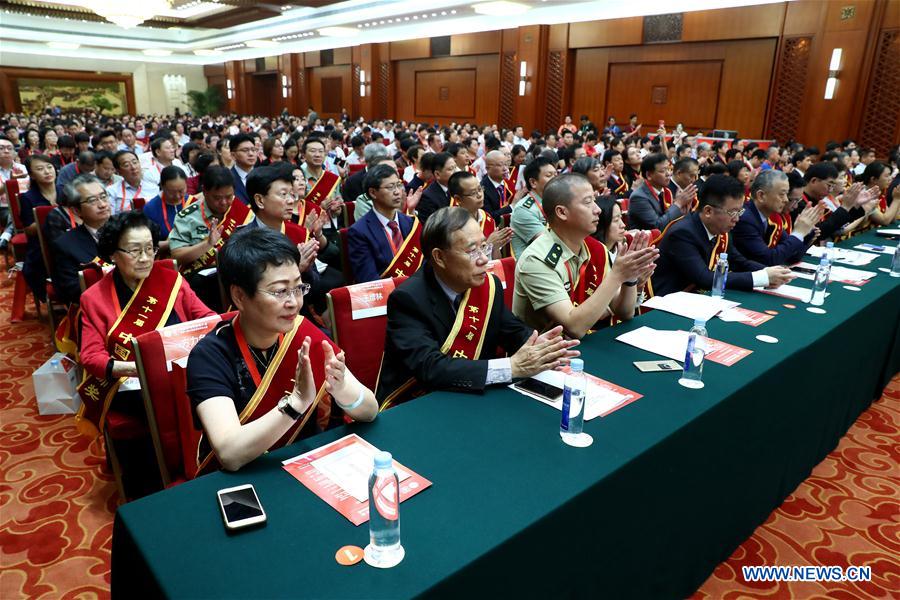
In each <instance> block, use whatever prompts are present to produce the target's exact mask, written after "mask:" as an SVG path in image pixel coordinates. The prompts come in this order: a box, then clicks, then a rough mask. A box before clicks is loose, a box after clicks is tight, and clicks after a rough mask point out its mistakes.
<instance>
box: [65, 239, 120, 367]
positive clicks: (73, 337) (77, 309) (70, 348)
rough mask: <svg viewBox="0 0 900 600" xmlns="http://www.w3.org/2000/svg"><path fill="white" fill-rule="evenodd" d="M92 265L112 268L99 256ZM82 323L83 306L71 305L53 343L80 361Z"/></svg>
mask: <svg viewBox="0 0 900 600" xmlns="http://www.w3.org/2000/svg"><path fill="white" fill-rule="evenodd" d="M90 264H91V265H99V266H100V267H101V268H102V267H112V265H111V264H109V263H107V262H104V261H103V260H102V259H101V258H100V257H99V256H95V257H94V260H92V261H91V263H90ZM80 322H81V306H80V305H78V304H74V303H73V304H70V305H69V307H68V308H67V309H66V316H64V317H63V318H62V320H61V321H60V322H59V325H57V327H56V331H55V332H54V334H53V341H54V342H55V344H56V349H57V350H59V351H60V352H62V353H63V354H67V355H69V356H71V357H72V358H73V359H74V360H75V361H78V347H79V346H81V335H80V330H81V328H80V327H79V326H78V324H79V323H80Z"/></svg>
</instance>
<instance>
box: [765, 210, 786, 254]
mask: <svg viewBox="0 0 900 600" xmlns="http://www.w3.org/2000/svg"><path fill="white" fill-rule="evenodd" d="M769 226H771V227H772V233H770V234H769V239H767V240H766V245H767V246H768V247H769V248H774V247H775V246H777V245H778V242H779V241H781V234H782V233H784V221H783V220H782V219H781V214H780V213H775V214H772V215H769Z"/></svg>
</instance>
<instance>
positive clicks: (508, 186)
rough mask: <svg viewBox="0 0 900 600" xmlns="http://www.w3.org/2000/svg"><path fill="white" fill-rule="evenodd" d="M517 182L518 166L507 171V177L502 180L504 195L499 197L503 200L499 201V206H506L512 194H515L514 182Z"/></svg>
mask: <svg viewBox="0 0 900 600" xmlns="http://www.w3.org/2000/svg"><path fill="white" fill-rule="evenodd" d="M518 182H519V167H513V169H512V171H510V172H509V177H507V178H506V179H504V180H503V189H504V190H506V197H505V198H501V200H505V202H501V203H500V208H503V207H504V206H507V205H508V204H509V201H510V200H511V199H512V197H513V196H515V195H516V184H517V183H518Z"/></svg>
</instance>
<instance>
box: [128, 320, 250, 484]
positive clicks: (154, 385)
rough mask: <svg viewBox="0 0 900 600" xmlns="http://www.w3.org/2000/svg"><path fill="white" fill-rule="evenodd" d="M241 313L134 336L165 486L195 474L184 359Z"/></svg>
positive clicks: (142, 383) (149, 422)
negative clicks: (179, 365) (180, 366)
mask: <svg viewBox="0 0 900 600" xmlns="http://www.w3.org/2000/svg"><path fill="white" fill-rule="evenodd" d="M236 314H237V313H235V312H231V313H226V314H224V315H214V316H211V317H206V318H203V319H197V320H194V321H188V322H186V323H179V324H178V325H172V326H170V327H163V328H162V329H157V330H156V331H150V332H148V333H145V334H143V335H140V336H138V337H137V338H135V339H134V340H133V342H132V343H133V345H134V354H135V362H136V363H137V369H138V377H139V379H140V381H141V395H142V396H143V398H144V408H145V410H146V411H147V423H148V426H149V429H150V437H151V439H152V440H153V450H154V451H155V452H156V462H157V464H158V465H159V475H160V478H161V479H162V482H163V486H164V487H167V488H168V487H171V486H174V485H177V484H179V483H182V482H184V481H187V480H189V479H193V478H194V476H195V475H196V456H194V454H193V453H195V452H196V450H197V447H196V444H194V445H192V444H191V442H192V441H193V440H195V439H196V436H197V432H196V430H195V429H194V424H193V415H192V411H191V404H190V400H189V399H188V397H187V395H186V394H185V392H184V390H185V382H184V381H182V380H183V379H184V370H183V369H176V368H173V362H175V361H179V362H182V364H185V363H183V361H184V360H186V359H187V357H188V354H190V352H191V350H192V349H193V347H194V346H196V345H197V342H199V341H200V340H201V339H203V337H204V336H206V335H207V334H208V333H209V332H210V331H212V330H213V329H214V328H215V327H216V325H217V324H218V323H219V322H220V321H223V320H227V319H230V318H233V317H234V315H236Z"/></svg>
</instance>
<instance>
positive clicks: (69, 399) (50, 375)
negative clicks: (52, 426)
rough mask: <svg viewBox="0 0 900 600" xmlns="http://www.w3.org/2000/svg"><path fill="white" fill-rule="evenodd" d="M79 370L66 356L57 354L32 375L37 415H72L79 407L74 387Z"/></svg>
mask: <svg viewBox="0 0 900 600" xmlns="http://www.w3.org/2000/svg"><path fill="white" fill-rule="evenodd" d="M80 371H81V369H80V368H79V367H78V365H77V364H76V363H75V362H74V361H73V360H72V359H71V358H69V357H68V356H66V355H65V354H63V353H62V352H57V353H56V354H54V355H53V356H51V357H50V359H49V360H48V361H47V362H45V363H44V364H42V365H41V366H40V367H38V368H37V370H36V371H35V372H34V373H33V374H32V376H31V378H32V380H33V381H34V396H35V398H37V404H38V413H40V414H42V415H73V414H75V413H76V412H78V409H79V407H80V406H81V398H80V397H79V396H78V392H77V391H76V387H77V386H78V382H79V380H80V377H79V374H80Z"/></svg>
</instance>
